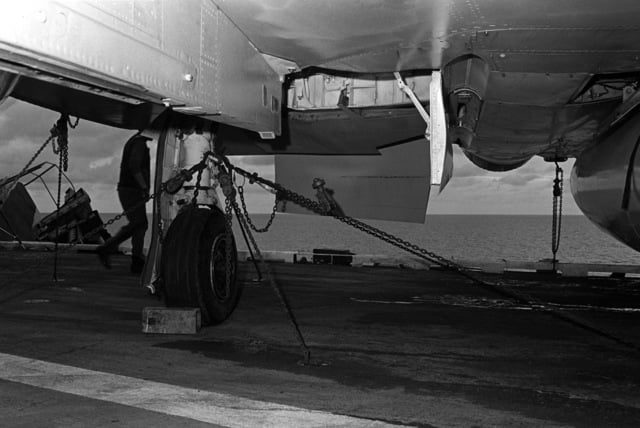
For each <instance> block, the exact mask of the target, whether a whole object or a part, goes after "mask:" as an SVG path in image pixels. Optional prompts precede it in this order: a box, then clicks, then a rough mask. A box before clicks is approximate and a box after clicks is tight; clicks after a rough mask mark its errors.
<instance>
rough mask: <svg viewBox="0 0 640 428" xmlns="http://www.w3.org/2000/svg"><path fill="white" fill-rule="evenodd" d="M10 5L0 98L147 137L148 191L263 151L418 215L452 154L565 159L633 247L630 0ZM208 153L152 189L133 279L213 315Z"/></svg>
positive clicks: (219, 280) (225, 273)
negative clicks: (152, 135)
mask: <svg viewBox="0 0 640 428" xmlns="http://www.w3.org/2000/svg"><path fill="white" fill-rule="evenodd" d="M23 3H24V4H17V5H11V6H10V7H6V11H3V14H2V16H0V96H1V97H2V99H6V98H8V97H14V98H17V99H20V100H23V101H26V102H29V103H32V104H35V105H38V106H41V107H45V108H48V109H52V110H55V111H58V112H61V113H64V114H66V115H69V116H74V117H79V118H82V119H86V120H91V121H95V122H99V123H102V124H106V125H110V126H115V127H119V128H125V129H138V130H141V129H146V130H154V131H156V132H157V133H158V134H159V137H158V138H157V140H158V147H159V149H158V159H157V160H156V164H157V169H156V171H157V175H156V177H155V184H156V191H159V190H160V189H161V187H162V184H163V183H167V182H168V181H169V180H171V179H172V178H173V177H175V176H176V174H178V173H179V172H180V171H181V170H184V169H189V168H191V167H193V166H194V165H197V164H198V163H199V162H201V160H202V158H203V156H204V155H205V153H207V152H209V151H213V152H215V153H216V154H222V153H224V154H225V155H282V156H276V181H277V182H278V184H280V185H282V186H283V187H285V188H291V189H293V190H294V191H296V192H298V193H301V194H307V195H309V194H313V193H314V189H312V188H311V183H312V181H313V179H314V178H317V177H321V178H322V179H323V180H324V182H325V183H326V185H327V188H329V189H330V190H331V192H332V197H333V198H334V199H335V202H337V203H338V204H339V205H340V208H341V209H342V210H344V213H345V214H346V215H349V216H355V217H363V218H382V219H396V220H404V221H424V215H425V212H426V207H427V202H428V197H429V192H430V188H431V185H440V187H441V188H444V186H445V185H446V183H447V181H448V179H449V177H450V175H451V172H452V168H453V166H452V163H451V162H452V155H451V147H452V145H457V146H459V147H460V148H461V149H462V151H463V152H464V154H465V155H466V156H467V157H468V158H469V159H470V160H471V162H473V163H474V164H475V165H477V166H478V167H480V168H484V169H487V170H492V171H507V170H511V169H515V168H518V167H520V166H522V165H523V164H525V163H526V162H527V161H528V160H529V159H531V158H532V157H533V156H541V157H543V158H544V159H545V160H547V161H550V162H561V161H563V160H566V159H567V158H576V163H575V167H574V170H573V172H572V191H573V195H574V197H575V199H576V202H577V203H578V205H579V207H580V208H581V209H582V210H583V212H584V213H585V214H586V215H587V217H589V218H590V219H591V220H592V221H593V222H594V223H596V224H597V225H598V226H600V227H601V228H603V229H604V230H605V231H607V232H608V233H610V234H611V235H613V236H615V237H616V238H617V239H619V240H621V241H622V242H624V243H626V244H627V245H629V246H631V247H633V248H635V249H636V250H640V233H639V232H638V227H640V198H639V195H638V191H637V188H636V178H635V175H636V169H637V168H636V164H637V163H638V162H639V161H638V160H637V157H638V156H637V149H638V145H639V143H640V118H639V117H638V115H639V114H640V113H639V112H638V109H637V106H638V104H639V103H640V93H638V84H639V82H640V48H638V46H637V40H639V39H640V27H638V26H637V21H638V18H639V17H640V5H639V4H637V2H635V1H630V0H629V1H621V2H618V4H617V5H616V7H615V8H613V9H614V10H611V9H612V8H611V7H608V6H607V5H605V4H604V3H603V2H600V1H596V0H590V1H577V0H575V1H567V2H563V3H562V4H558V3H557V2H553V1H551V0H549V1H536V2H530V1H520V2H512V1H492V2H478V1H462V0H460V1H458V0H451V1H446V2H443V1H436V0H432V1H423V2H400V4H396V2H384V1H372V2H369V4H367V5H362V4H361V3H360V2H334V1H314V2H311V1H300V2H286V3H287V5H286V7H284V6H277V5H275V3H274V4H272V3H273V2H262V1H259V0H237V1H233V2H224V1H210V0H194V1H188V2H173V1H169V0H155V1H148V2H135V1H120V2H99V1H87V2H53V1H51V2H23ZM534 6H535V7H534ZM328 155H330V157H328ZM337 155H339V156H340V157H334V156H337ZM207 162H208V163H206V165H205V166H206V168H205V169H204V170H203V169H202V168H201V169H200V170H201V171H202V172H201V174H200V177H199V179H198V178H197V177H193V176H192V177H185V179H184V180H182V181H183V182H184V183H181V184H182V186H180V188H179V189H174V190H175V192H174V193H172V194H168V193H163V194H162V196H160V197H158V198H156V200H155V202H154V216H155V219H154V223H155V224H159V225H161V227H153V228H152V230H153V243H152V249H151V251H152V254H151V257H150V258H149V260H150V261H149V262H148V263H147V267H146V269H145V275H144V280H143V282H145V283H146V284H147V285H148V284H150V283H152V282H157V281H160V282H163V287H164V289H165V293H168V294H169V298H170V300H172V303H173V304H176V305H180V304H183V303H185V302H187V303H188V302H199V303H198V304H199V305H200V306H201V307H203V308H204V311H205V312H206V313H207V314H208V315H207V316H209V317H210V318H209V322H211V323H215V322H220V321H222V320H224V319H225V318H226V317H227V316H228V315H229V314H230V313H231V311H232V310H233V307H235V304H236V303H237V299H238V298H239V296H240V291H241V290H238V289H233V288H229V284H230V281H233V277H234V275H235V267H234V266H235V265H234V263H235V262H233V261H232V260H235V259H234V257H235V256H234V254H235V243H234V240H233V237H232V236H230V235H229V233H228V231H227V227H226V225H225V221H228V220H225V219H228V218H229V216H230V212H229V211H228V209H227V212H225V201H224V200H220V199H218V197H217V196H216V194H215V188H216V187H217V186H218V185H219V182H218V180H219V177H220V176H219V175H217V174H219V172H220V166H221V164H220V163H215V162H213V161H207ZM187 178H188V179H187ZM380 189H383V190H384V193H385V194H388V195H392V196H390V198H391V201H390V200H389V199H386V200H385V201H382V200H381V198H380V197H379V193H380V192H381V190H380ZM316 190H317V189H316ZM227 208H228V206H227ZM281 209H282V207H281ZM289 210H290V208H289ZM190 248H191V249H192V248H196V250H197V251H195V250H194V251H195V253H194V254H191V253H189V255H187V253H188V251H187V250H189V249H190ZM189 251H191V250H189ZM182 258H185V260H183V262H180V263H178V262H177V261H176V260H182ZM177 266H178V267H177ZM194 278H195V279H194ZM185 283H186V284H194V285H193V287H191V285H188V286H187V287H186V288H185V287H183V286H181V285H180V284H185ZM221 284H222V285H221ZM203 302H214V303H213V304H212V305H208V304H207V303H203ZM216 302H217V303H216Z"/></svg>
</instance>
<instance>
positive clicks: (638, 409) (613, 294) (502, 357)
mask: <svg viewBox="0 0 640 428" xmlns="http://www.w3.org/2000/svg"><path fill="white" fill-rule="evenodd" d="M52 257H53V254H51V253H48V252H42V251H13V250H6V249H5V250H2V251H1V254H0V272H1V275H2V286H1V288H0V320H1V321H0V322H1V325H2V329H1V333H0V415H2V425H3V426H10V427H16V426H22V427H27V426H29V427H38V426H65V427H80V426H142V425H147V426H148V425H154V426H159V427H170V426H177V425H179V426H185V427H191V426H193V427H199V426H234V427H242V426H367V427H368V426H374V427H375V426H420V427H431V426H434V427H443V426H448V427H451V426H453V427H456V426H459V427H468V426H532V427H533V426H599V427H602V426H615V427H623V426H629V427H631V426H639V425H640V362H639V361H640V329H638V327H637V326H638V325H640V281H638V280H637V279H634V278H626V279H621V278H609V277H606V278H605V277H591V278H579V279H572V278H566V277H560V276H556V275H544V274H525V273H513V272H512V273H508V274H502V275H488V274H481V273H474V275H478V276H480V278H481V279H482V280H483V281H485V282H487V283H499V284H500V286H501V287H506V288H509V289H512V290H515V292H517V293H518V294H519V295H527V296H530V297H531V298H532V299H534V300H535V301H536V302H544V307H537V306H535V305H534V306H533V307H532V306H530V305H526V304H522V303H521V302H516V301H514V300H513V299H510V298H508V297H505V296H504V295H501V294H497V293H495V292H494V291H492V290H491V289H488V288H485V287H479V286H477V285H476V284H474V283H473V282H472V281H471V280H469V279H467V278H464V277H461V276H460V275H458V274H456V273H454V272H446V271H437V270H415V269H406V268H405V269H400V268H389V267H348V266H336V265H315V264H310V263H309V264H286V263H270V268H271V269H272V270H273V272H274V277H275V279H276V281H277V283H278V284H279V286H280V287H282V289H283V290H284V291H285V293H286V295H287V298H288V302H289V304H290V307H291V309H292V311H293V313H294V314H295V317H296V320H297V323H298V325H299V328H300V331H301V332H302V335H303V337H304V340H305V342H306V345H307V346H308V348H309V350H310V352H311V359H310V363H309V364H304V355H303V352H302V349H301V346H300V343H299V342H298V340H297V338H296V335H295V334H294V332H293V329H292V328H291V323H290V321H289V319H288V318H287V315H286V313H285V312H284V311H283V310H282V307H281V306H280V304H279V303H278V300H277V298H276V296H275V295H274V293H273V290H272V289H271V288H270V286H269V284H268V282H267V281H262V282H257V281H255V278H256V273H255V271H254V270H253V266H252V264H251V263H248V262H242V263H240V265H239V268H240V275H239V281H242V283H243V287H244V290H243V295H242V297H241V300H240V303H239V306H238V308H237V310H236V311H235V312H234V313H233V315H232V316H231V317H230V318H229V319H228V320H227V321H226V322H224V323H223V324H221V325H218V326H215V327H203V328H202V329H201V330H200V331H199V332H198V333H196V334H190V335H177V334H144V333H142V323H141V316H142V311H143V309H144V308H145V307H154V306H162V302H160V301H158V300H157V298H155V297H154V296H150V295H148V294H146V292H145V290H144V289H142V288H141V287H140V286H139V284H138V281H137V278H136V277H134V276H132V275H131V274H129V270H128V258H126V257H125V256H117V257H114V258H113V261H114V267H113V269H111V270H104V269H102V267H101V266H100V265H99V263H98V261H97V258H96V256H95V255H94V254H88V253H64V252H63V253H61V254H59V260H58V271H57V276H58V281H53V280H52V266H51V263H50V261H51V260H52ZM558 314H560V315H561V316H560V317H559V316H557V315H558ZM562 315H566V316H567V317H568V318H570V320H574V321H577V323H572V322H567V321H566V320H563V319H562Z"/></svg>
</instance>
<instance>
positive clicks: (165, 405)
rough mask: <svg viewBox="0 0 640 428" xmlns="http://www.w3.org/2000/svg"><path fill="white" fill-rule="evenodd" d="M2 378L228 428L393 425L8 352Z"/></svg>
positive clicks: (1, 363)
mask: <svg viewBox="0 0 640 428" xmlns="http://www.w3.org/2000/svg"><path fill="white" fill-rule="evenodd" d="M0 379H2V380H7V381H11V382H17V383H21V384H25V385H30V386H35V387H38V388H44V389H49V390H52V391H58V392H64V393H67V394H74V395H79V396H82V397H86V398H92V399H95V400H102V401H108V402H111V403H117V404H123V405H126V406H132V407H136V408H139V409H145V410H151V411H154V412H158V413H164V414H167V415H173V416H181V417H184V418H189V419H194V420H197V421H201V422H208V423H213V424H218V425H224V426H228V427H254V426H261V427H291V426H295V427H328V426H330V427H343V426H344V427H387V426H393V425H389V424H387V423H384V422H380V421H373V420H369V419H360V418H355V417H350V416H341V415H336V414H333V413H328V412H321V411H316V410H308V409H303V408H299V407H293V406H285V405H282V404H276V403H270V402H268V401H257V400H250V399H247V398H242V397H236V396H233V395H229V394H221V393H216V392H210V391H203V390H198V389H192V388H184V387H180V386H176V385H169V384H166V383H160V382H152V381H147V380H143V379H137V378H133V377H128V376H120V375H115V374H111V373H104V372H99V371H93V370H86V369H81V368H78V367H73V366H67V365H63V364H55V363H49V362H46V361H41V360H34V359H31V358H24V357H18V356H15V355H10V354H3V353H0Z"/></svg>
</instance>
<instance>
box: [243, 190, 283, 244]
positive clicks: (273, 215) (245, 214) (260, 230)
mask: <svg viewBox="0 0 640 428" xmlns="http://www.w3.org/2000/svg"><path fill="white" fill-rule="evenodd" d="M236 188H237V189H238V195H239V196H240V202H241V203H242V214H243V217H244V218H245V220H246V222H247V224H248V225H249V227H250V228H251V229H252V230H253V231H254V232H256V233H265V232H268V231H269V228H270V227H271V225H272V224H273V220H274V219H275V218H276V212H277V211H278V203H279V202H280V200H279V195H278V194H276V200H275V202H274V204H273V209H272V211H271V215H270V216H269V220H267V224H266V225H265V226H264V227H260V228H259V227H257V226H256V225H254V224H253V221H252V220H251V217H250V216H249V211H248V210H247V204H246V202H245V200H244V186H236Z"/></svg>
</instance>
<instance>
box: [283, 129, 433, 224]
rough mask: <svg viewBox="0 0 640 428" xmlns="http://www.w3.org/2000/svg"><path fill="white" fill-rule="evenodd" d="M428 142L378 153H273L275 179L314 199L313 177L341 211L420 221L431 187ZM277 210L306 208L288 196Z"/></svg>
mask: <svg viewBox="0 0 640 428" xmlns="http://www.w3.org/2000/svg"><path fill="white" fill-rule="evenodd" d="M429 165H430V156H429V144H427V142H426V141H425V140H424V139H419V140H415V141H411V142H409V143H405V144H401V145H397V146H392V147H387V148H384V149H381V150H380V155H379V156H306V155H280V156H276V157H275V172H276V182H277V183H279V184H281V185H283V186H284V187H285V188H287V189H290V190H293V191H294V192H297V193H300V194H302V195H304V196H306V197H309V198H311V199H314V200H315V199H316V190H314V188H313V187H312V186H313V183H314V179H317V178H320V179H322V180H324V182H325V186H324V187H325V189H326V191H327V192H329V193H331V195H332V197H333V199H335V201H336V202H337V203H338V204H339V206H340V208H341V209H342V211H343V212H344V214H345V215H348V216H351V217H356V218H365V219H377V220H394V221H406V222H416V223H424V220H425V214H426V210H427V201H428V200H429V191H430V188H431V186H430V179H431V172H430V166H429ZM279 210H280V211H281V212H288V213H298V214H310V211H308V210H307V209H305V208H301V207H299V206H297V205H295V204H293V203H292V202H287V203H286V204H280V207H279Z"/></svg>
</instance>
